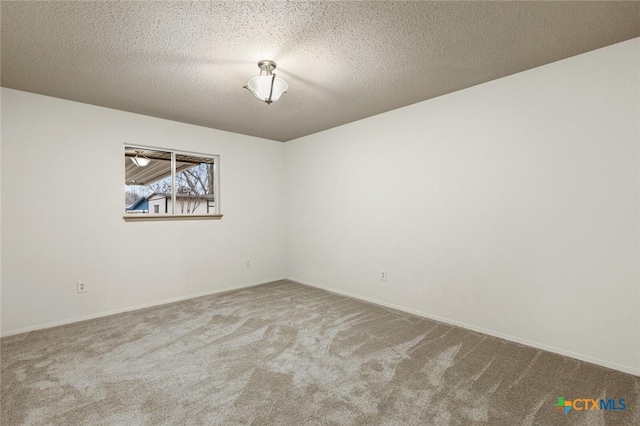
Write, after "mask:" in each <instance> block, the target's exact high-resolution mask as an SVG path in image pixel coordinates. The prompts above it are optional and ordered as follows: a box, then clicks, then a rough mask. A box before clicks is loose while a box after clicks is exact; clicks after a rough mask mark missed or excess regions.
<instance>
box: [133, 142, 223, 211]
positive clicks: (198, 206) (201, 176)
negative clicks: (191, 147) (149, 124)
mask: <svg viewBox="0 0 640 426" xmlns="http://www.w3.org/2000/svg"><path fill="white" fill-rule="evenodd" d="M218 164H219V157H218V156H216V155H206V154H195V153H187V152H178V151H169V150H162V149H157V148H148V147H137V146H125V147H124V170H125V172H124V173H125V177H124V213H125V214H124V218H125V219H126V220H135V219H142V220H145V219H167V218H220V217H222V215H221V214H220V202H219V190H218V180H219V179H218Z"/></svg>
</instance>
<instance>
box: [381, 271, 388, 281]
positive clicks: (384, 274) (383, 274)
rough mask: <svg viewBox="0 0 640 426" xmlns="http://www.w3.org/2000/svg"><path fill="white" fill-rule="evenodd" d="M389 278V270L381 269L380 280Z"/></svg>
mask: <svg viewBox="0 0 640 426" xmlns="http://www.w3.org/2000/svg"><path fill="white" fill-rule="evenodd" d="M386 280H387V271H380V281H386Z"/></svg>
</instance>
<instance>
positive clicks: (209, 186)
mask: <svg viewBox="0 0 640 426" xmlns="http://www.w3.org/2000/svg"><path fill="white" fill-rule="evenodd" d="M214 167H215V165H214V159H213V158H207V157H200V156H195V155H186V154H176V211H175V213H176V214H215V213H216V208H215V193H214V188H215V182H214V170H215V169H214Z"/></svg>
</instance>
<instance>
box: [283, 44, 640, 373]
mask: <svg viewBox="0 0 640 426" xmlns="http://www.w3.org/2000/svg"><path fill="white" fill-rule="evenodd" d="M639 65H640V39H634V40H631V41H628V42H624V43H620V44H617V45H614V46H610V47H607V48H604V49H600V50H597V51H593V52H590V53H587V54H584V55H580V56H577V57H573V58H570V59H567V60H564V61H560V62H556V63H553V64H550V65H547V66H543V67H540V68H536V69H533V70H529V71H526V72H523V73H520V74H516V75H513V76H509V77H506V78H503V79H500V80H496V81H493V82H490V83H487V84H483V85H480V86H476V87H473V88H470V89H467V90H463V91H460V92H456V93H453V94H450V95H446V96H442V97H440V98H437V99H433V100H430V101H426V102H422V103H419V104H415V105H412V106H409V107H406V108H402V109H399V110H395V111H392V112H388V113H385V114H382V115H379V116H375V117H372V118H369V119H365V120H362V121H359V122H355V123H351V124H348V125H345V126H342V127H338V128H334V129H331V130H328V131H324V132H321V133H318V134H314V135H311V136H307V137H304V138H301V139H298V140H296V141H293V142H290V143H288V144H286V154H287V159H286V162H287V178H286V181H287V192H286V203H287V209H286V212H287V241H286V244H287V275H288V276H289V277H290V278H292V279H294V280H298V281H300V282H304V283H307V284H312V285H317V286H323V287H326V288H330V289H332V290H336V291H339V292H343V293H347V294H351V295H356V296H357V297H361V298H367V299H369V300H374V301H378V302H381V303H383V304H387V305H395V306H398V307H401V308H403V309H405V310H409V311H413V312H418V313H421V314H423V315H426V316H430V317H433V318H440V319H443V320H445V321H447V322H450V323H455V324H461V325H464V326H466V327H469V328H472V329H476V330H481V331H484V332H488V333H490V334H493V335H497V336H502V337H507V338H510V339H512V340H515V341H520V342H524V343H528V344H532V345H534V346H538V347H541V348H546V349H550V350H554V351H556V352H559V353H563V354H567V355H570V356H574V357H577V358H581V359H584V360H588V361H592V362H596V363H599V364H602V365H606V366H609V367H613V368H617V369H620V370H623V371H627V372H631V373H635V374H640V295H639V293H640V273H639V265H640V249H639V245H640V244H639V243H640V241H639V236H640V221H639V214H640V200H639V197H640V184H639V177H640V175H639V173H640V167H639V143H640V66H639ZM425 78H428V76H425ZM381 270H387V271H388V280H387V281H386V282H382V281H380V280H379V279H378V277H379V274H380V271H381Z"/></svg>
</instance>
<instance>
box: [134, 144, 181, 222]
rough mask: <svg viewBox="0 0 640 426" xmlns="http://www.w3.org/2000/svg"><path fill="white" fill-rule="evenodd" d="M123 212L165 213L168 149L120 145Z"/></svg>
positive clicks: (167, 204)
mask: <svg viewBox="0 0 640 426" xmlns="http://www.w3.org/2000/svg"><path fill="white" fill-rule="evenodd" d="M124 174H125V178H124V206H125V207H124V208H125V214H169V213H172V210H171V152H167V151H156V150H151V149H140V148H134V147H128V146H125V148H124Z"/></svg>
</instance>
